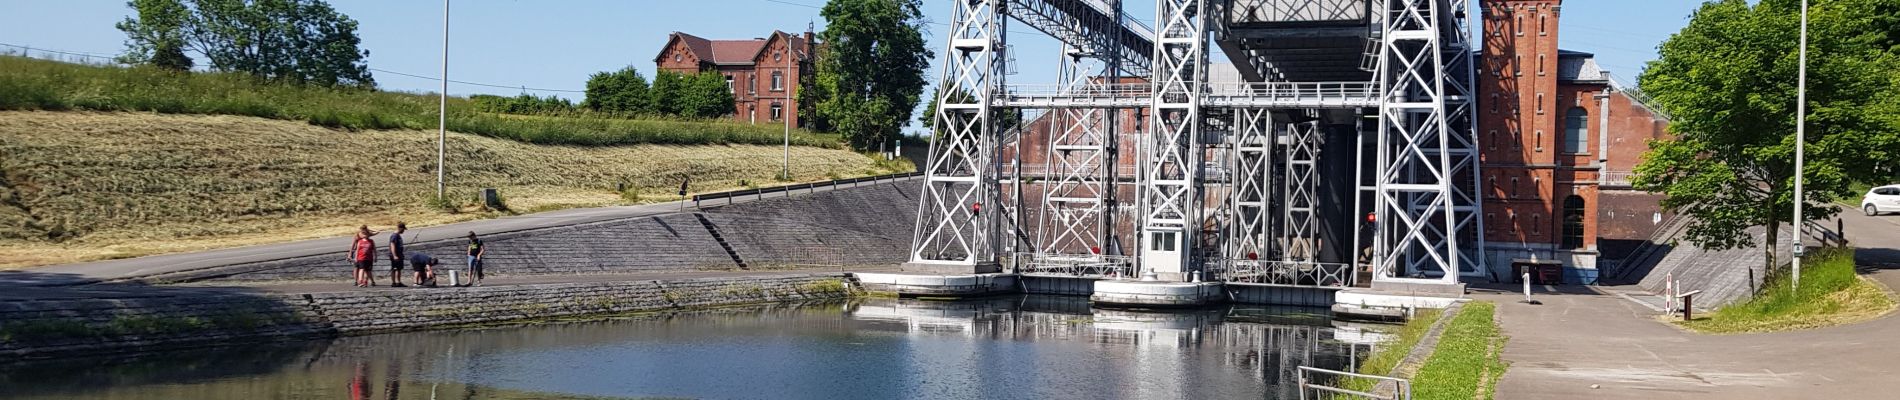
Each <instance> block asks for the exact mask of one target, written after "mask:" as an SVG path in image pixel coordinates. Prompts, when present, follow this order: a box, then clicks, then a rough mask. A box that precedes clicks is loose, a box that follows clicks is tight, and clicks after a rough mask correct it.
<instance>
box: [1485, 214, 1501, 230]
mask: <svg viewBox="0 0 1900 400" xmlns="http://www.w3.org/2000/svg"><path fill="white" fill-rule="evenodd" d="M1484 220H1486V221H1496V220H1498V215H1497V213H1484ZM1484 227H1485V231H1497V230H1496V229H1491V228H1492V225H1491V224H1484Z"/></svg>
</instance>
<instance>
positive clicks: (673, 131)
mask: <svg viewBox="0 0 1900 400" xmlns="http://www.w3.org/2000/svg"><path fill="white" fill-rule="evenodd" d="M437 102H438V100H437V98H436V97H435V96H433V95H426V94H413V93H398V92H382V91H372V90H360V89H326V88H317V87H305V86H295V85H284V84H274V83H266V82H259V81H257V80H256V79H253V78H251V77H250V76H247V75H242V74H231V73H177V72H170V71H163V70H157V69H151V68H127V67H115V66H97V65H83V64H72V63H65V62H58V61H47V60H39V59H33V58H26V57H19V56H11V55H0V110H45V111H73V110H88V111H146V112H157V113H165V114H215V115H242V116H253V117H263V118H271V119H281V120H292V121H304V122H308V123H310V124H313V125H318V126H324V127H330V128H340V129H349V130H370V129H429V130H432V129H435V128H436V124H437V118H438V117H437ZM478 108H479V107H478V106H477V105H476V104H475V103H473V102H471V101H469V100H468V99H466V98H461V97H452V98H450V99H449V115H448V128H449V130H452V131H457V132H463V133H471V134H476V135H482V136H489V137H495V138H502V139H509V140H516V141H521V142H526V143H535V144H559V145H579V146H604V145H628V144H681V145H685V144H757V145H777V144H783V143H784V141H785V132H784V128H783V126H778V125H752V124H741V123H737V122H720V121H696V120H678V119H664V118H639V119H634V118H624V117H619V116H611V115H597V114H588V113H566V114H564V115H561V116H520V115H502V114H494V113H485V112H480V111H478ZM791 141H792V144H793V145H797V146H814V147H825V148H841V147H842V144H841V143H842V142H841V141H840V140H839V139H838V137H837V136H835V135H820V134H813V133H810V132H806V131H804V130H793V132H792V138H791Z"/></svg>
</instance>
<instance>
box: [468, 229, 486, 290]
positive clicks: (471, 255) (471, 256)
mask: <svg viewBox="0 0 1900 400" xmlns="http://www.w3.org/2000/svg"><path fill="white" fill-rule="evenodd" d="M486 254H488V248H487V247H485V246H482V239H481V238H479V237H476V236H475V231H469V232H468V270H469V272H472V273H474V274H475V279H474V280H473V281H471V282H469V285H470V286H481V285H482V278H483V277H484V275H483V274H482V256H483V255H486Z"/></svg>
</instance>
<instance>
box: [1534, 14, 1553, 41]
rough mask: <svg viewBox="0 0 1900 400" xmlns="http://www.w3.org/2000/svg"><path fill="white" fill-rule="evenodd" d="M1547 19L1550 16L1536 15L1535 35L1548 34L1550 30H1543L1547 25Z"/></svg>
mask: <svg viewBox="0 0 1900 400" xmlns="http://www.w3.org/2000/svg"><path fill="white" fill-rule="evenodd" d="M1549 20H1550V18H1547V17H1546V16H1545V15H1543V14H1538V15H1537V36H1550V31H1547V30H1544V29H1545V28H1547V27H1548V22H1549Z"/></svg>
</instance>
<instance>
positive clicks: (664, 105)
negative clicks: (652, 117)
mask: <svg viewBox="0 0 1900 400" xmlns="http://www.w3.org/2000/svg"><path fill="white" fill-rule="evenodd" d="M686 86H687V76H686V75H684V74H681V73H678V72H673V71H667V70H660V72H659V73H656V74H653V89H652V90H648V91H647V104H650V105H651V107H653V111H654V112H657V113H661V114H666V115H680V110H681V107H680V106H681V105H682V103H681V102H680V96H682V95H684V94H685V93H686Z"/></svg>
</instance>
